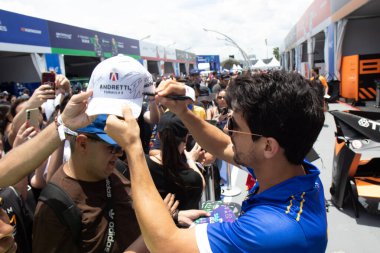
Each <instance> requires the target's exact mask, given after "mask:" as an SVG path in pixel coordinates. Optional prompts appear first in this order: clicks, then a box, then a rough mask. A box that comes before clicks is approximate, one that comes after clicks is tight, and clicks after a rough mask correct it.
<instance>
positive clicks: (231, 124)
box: [226, 116, 264, 137]
mask: <svg viewBox="0 0 380 253" xmlns="http://www.w3.org/2000/svg"><path fill="white" fill-rule="evenodd" d="M234 126H235V123H234V119H233V118H232V116H230V117H228V119H227V124H226V127H227V132H228V135H229V136H232V135H233V133H238V134H249V135H254V136H259V137H264V135H261V134H253V133H248V132H241V131H236V130H234Z"/></svg>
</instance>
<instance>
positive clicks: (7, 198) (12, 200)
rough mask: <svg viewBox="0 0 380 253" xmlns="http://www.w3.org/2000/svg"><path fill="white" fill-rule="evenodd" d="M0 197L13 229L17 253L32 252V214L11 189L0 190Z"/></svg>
mask: <svg viewBox="0 0 380 253" xmlns="http://www.w3.org/2000/svg"><path fill="white" fill-rule="evenodd" d="M0 196H1V197H2V198H3V201H4V203H3V205H2V208H3V209H4V211H5V212H6V213H7V214H8V217H9V220H10V224H11V225H12V226H13V227H14V232H13V234H14V237H15V241H16V243H17V252H20V253H28V252H32V227H33V213H31V212H30V211H29V210H28V209H27V208H26V207H25V202H24V201H23V199H22V198H21V197H20V196H19V195H18V193H17V191H16V190H15V189H14V188H13V187H7V188H3V189H1V188H0Z"/></svg>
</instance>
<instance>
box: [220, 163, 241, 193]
mask: <svg viewBox="0 0 380 253" xmlns="http://www.w3.org/2000/svg"><path fill="white" fill-rule="evenodd" d="M231 171H232V165H231V164H229V163H227V185H226V186H223V187H222V195H223V196H227V197H232V196H237V195H239V194H240V193H241V190H240V188H239V187H236V186H232V183H231Z"/></svg>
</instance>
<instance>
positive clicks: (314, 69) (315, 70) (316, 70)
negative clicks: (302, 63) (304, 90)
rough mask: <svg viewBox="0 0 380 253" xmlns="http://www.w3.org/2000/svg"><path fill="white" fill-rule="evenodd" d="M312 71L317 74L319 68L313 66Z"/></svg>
mask: <svg viewBox="0 0 380 253" xmlns="http://www.w3.org/2000/svg"><path fill="white" fill-rule="evenodd" d="M313 71H314V72H315V74H317V75H319V68H317V67H314V68H313Z"/></svg>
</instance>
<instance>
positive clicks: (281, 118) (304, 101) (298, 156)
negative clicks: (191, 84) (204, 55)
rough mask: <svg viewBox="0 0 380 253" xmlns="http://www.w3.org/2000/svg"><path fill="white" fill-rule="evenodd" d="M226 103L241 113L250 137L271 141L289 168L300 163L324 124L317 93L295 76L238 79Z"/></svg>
mask: <svg viewBox="0 0 380 253" xmlns="http://www.w3.org/2000/svg"><path fill="white" fill-rule="evenodd" d="M227 102H228V104H229V106H230V107H232V109H233V110H235V111H237V112H240V113H242V115H243V117H244V119H245V120H246V122H247V124H248V126H249V128H250V130H251V132H252V133H257V134H261V135H263V136H267V137H273V138H275V139H276V140H277V141H278V142H279V144H280V146H281V147H282V148H283V149H284V150H285V156H286V158H287V159H288V161H289V162H290V163H293V164H300V163H301V162H302V161H303V159H304V158H305V156H306V154H307V153H308V152H309V151H310V149H311V148H312V146H313V143H314V142H315V140H316V139H317V137H318V134H319V132H320V131H321V129H322V126H323V122H324V113H323V104H322V100H321V99H320V98H319V96H318V90H317V89H316V87H315V86H314V85H312V84H311V82H310V81H309V80H307V79H305V78H303V77H302V76H301V75H299V74H296V73H286V72H284V71H273V72H271V73H269V74H266V73H261V74H255V75H253V76H252V77H249V76H239V77H237V78H236V79H235V81H234V83H233V84H232V85H230V87H229V88H228V89H227ZM258 138H260V137H257V136H254V137H253V140H254V141H255V140H256V139H258Z"/></svg>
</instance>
